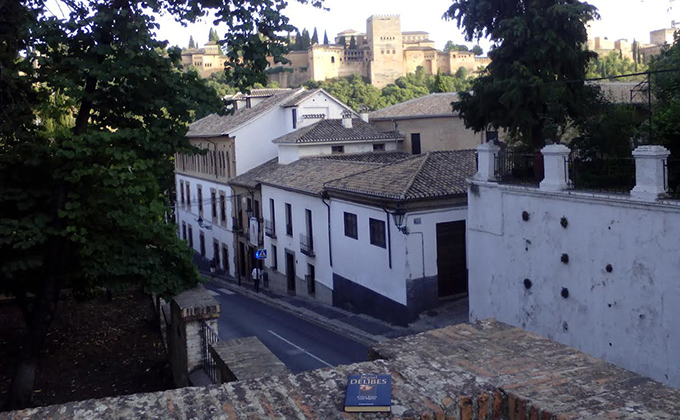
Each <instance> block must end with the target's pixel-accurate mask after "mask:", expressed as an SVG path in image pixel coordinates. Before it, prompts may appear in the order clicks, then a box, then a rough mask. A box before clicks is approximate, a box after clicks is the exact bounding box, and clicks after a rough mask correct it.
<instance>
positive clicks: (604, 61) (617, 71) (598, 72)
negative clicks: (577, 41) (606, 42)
mask: <svg viewBox="0 0 680 420" xmlns="http://www.w3.org/2000/svg"><path fill="white" fill-rule="evenodd" d="M645 70H646V66H645V65H644V64H637V63H635V62H633V61H631V60H630V59H629V58H628V57H625V58H622V57H621V54H620V53H619V52H616V51H612V52H610V53H609V54H607V55H605V56H599V57H597V58H594V59H592V60H591V61H590V63H589V64H588V71H587V73H586V77H588V78H590V79H594V78H599V77H612V76H621V75H624V74H631V73H638V72H644V71H645ZM643 78H644V76H633V77H627V78H623V79H619V80H622V81H624V80H625V81H630V80H642V79H643Z"/></svg>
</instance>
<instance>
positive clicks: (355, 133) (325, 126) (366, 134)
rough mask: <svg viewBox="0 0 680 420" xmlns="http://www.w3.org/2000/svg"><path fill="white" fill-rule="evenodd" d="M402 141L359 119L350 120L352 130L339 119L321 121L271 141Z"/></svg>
mask: <svg viewBox="0 0 680 420" xmlns="http://www.w3.org/2000/svg"><path fill="white" fill-rule="evenodd" d="M373 140H385V141H387V140H403V136H401V135H400V136H398V137H395V136H394V134H386V133H383V132H382V131H380V130H378V129H377V128H376V127H375V126H374V125H372V124H369V123H367V122H365V121H364V120H362V119H361V118H352V128H345V127H343V125H342V120H341V119H333V120H321V121H319V122H317V123H314V124H312V125H309V126H307V127H303V128H300V129H298V130H296V131H293V132H292V133H288V134H286V135H283V136H281V137H279V138H277V139H275V140H274V141H273V143H278V144H288V143H290V144H301V143H325V142H335V141H337V142H347V141H373Z"/></svg>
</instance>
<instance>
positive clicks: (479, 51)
mask: <svg viewBox="0 0 680 420" xmlns="http://www.w3.org/2000/svg"><path fill="white" fill-rule="evenodd" d="M470 51H472V52H473V53H475V55H482V54H484V50H483V49H482V47H480V46H479V45H475V46H474V47H472V49H471V50H470Z"/></svg>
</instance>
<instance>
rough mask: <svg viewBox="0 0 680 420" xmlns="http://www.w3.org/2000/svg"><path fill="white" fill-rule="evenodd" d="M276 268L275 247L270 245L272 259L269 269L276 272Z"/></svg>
mask: <svg viewBox="0 0 680 420" xmlns="http://www.w3.org/2000/svg"><path fill="white" fill-rule="evenodd" d="M277 266H278V260H277V257H276V245H272V258H271V265H270V267H271V269H272V270H276V268H277Z"/></svg>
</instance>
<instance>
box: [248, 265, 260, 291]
mask: <svg viewBox="0 0 680 420" xmlns="http://www.w3.org/2000/svg"><path fill="white" fill-rule="evenodd" d="M250 276H251V277H252V278H253V284H254V285H255V292H257V293H259V292H260V280H261V279H262V270H261V269H259V268H258V267H257V266H255V268H253V272H252V273H250Z"/></svg>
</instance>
